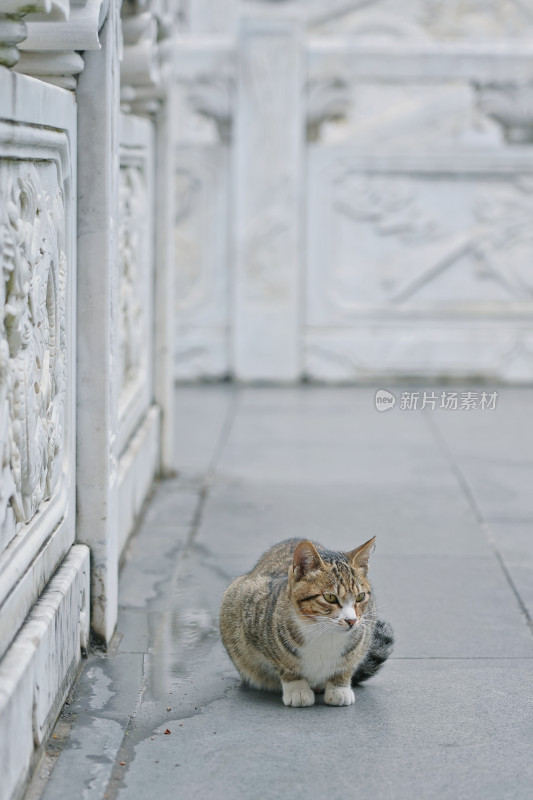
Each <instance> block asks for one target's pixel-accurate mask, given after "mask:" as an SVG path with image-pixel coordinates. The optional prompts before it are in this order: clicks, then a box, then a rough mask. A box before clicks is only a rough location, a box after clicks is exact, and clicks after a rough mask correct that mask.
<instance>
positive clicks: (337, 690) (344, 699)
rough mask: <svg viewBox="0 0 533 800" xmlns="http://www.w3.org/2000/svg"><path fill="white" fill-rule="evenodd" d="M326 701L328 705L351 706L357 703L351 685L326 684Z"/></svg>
mask: <svg viewBox="0 0 533 800" xmlns="http://www.w3.org/2000/svg"><path fill="white" fill-rule="evenodd" d="M324 703H327V705H328V706H351V705H352V703H355V695H354V693H353V691H352V689H350V687H349V686H332V685H331V684H328V685H327V686H326V693H325V694H324Z"/></svg>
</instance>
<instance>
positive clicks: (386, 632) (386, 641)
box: [352, 619, 394, 686]
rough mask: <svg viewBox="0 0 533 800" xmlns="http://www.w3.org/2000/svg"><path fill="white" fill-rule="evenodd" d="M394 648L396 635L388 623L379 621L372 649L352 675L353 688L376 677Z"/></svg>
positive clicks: (371, 645) (373, 637) (371, 644)
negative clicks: (373, 676)
mask: <svg viewBox="0 0 533 800" xmlns="http://www.w3.org/2000/svg"><path fill="white" fill-rule="evenodd" d="M393 646H394V634H393V631H392V627H391V626H390V625H389V623H388V622H385V621H384V620H382V619H378V621H377V622H376V625H375V627H374V631H373V635H372V642H371V643H370V647H369V649H368V651H367V653H366V655H365V657H364V658H363V660H362V661H361V662H360V663H359V664H358V665H357V667H356V670H355V672H354V674H353V675H352V686H356V685H357V684H358V683H363V681H367V680H368V679H369V678H371V677H372V675H375V674H376V672H377V671H378V670H380V669H381V667H382V666H383V663H384V662H385V661H386V660H387V659H388V657H389V656H390V654H391V653H392V648H393Z"/></svg>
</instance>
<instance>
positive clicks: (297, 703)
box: [282, 679, 315, 708]
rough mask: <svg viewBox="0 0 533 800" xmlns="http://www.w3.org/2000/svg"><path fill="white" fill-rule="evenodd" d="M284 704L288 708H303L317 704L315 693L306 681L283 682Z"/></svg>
mask: <svg viewBox="0 0 533 800" xmlns="http://www.w3.org/2000/svg"><path fill="white" fill-rule="evenodd" d="M282 686H283V702H284V704H285V705H286V706H294V707H295V708H303V707H304V706H312V705H314V703H315V693H314V692H313V690H312V689H311V688H310V687H309V684H308V683H307V681H306V680H305V679H303V680H300V681H287V682H286V681H282Z"/></svg>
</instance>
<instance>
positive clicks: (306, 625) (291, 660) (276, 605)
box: [220, 539, 393, 706]
mask: <svg viewBox="0 0 533 800" xmlns="http://www.w3.org/2000/svg"><path fill="white" fill-rule="evenodd" d="M373 549H374V539H370V541H368V542H365V544H363V545H361V546H360V547H357V548H356V549H355V550H352V551H351V552H349V553H341V552H334V551H332V550H326V548H324V547H322V546H321V545H319V544H316V543H313V542H310V541H307V540H306V541H301V540H299V539H288V540H286V541H284V542H281V543H280V544H277V545H275V546H274V547H272V548H271V549H270V550H268V551H267V552H266V553H265V554H264V555H263V556H262V557H261V558H260V559H259V561H258V562H257V564H256V566H255V567H254V568H253V570H252V571H251V572H249V573H248V574H247V575H243V576H242V577H240V578H237V579H236V580H234V581H233V583H232V584H231V585H230V586H229V587H228V589H227V590H226V592H225V593H224V597H223V599H222V606H221V610H220V631H221V634H222V641H223V643H224V646H225V648H226V650H227V651H228V654H229V656H230V658H231V660H232V661H233V663H234V664H235V666H236V667H237V670H238V671H239V673H240V675H241V677H242V679H243V680H244V681H245V682H247V683H248V684H250V686H254V687H256V688H259V689H271V690H278V691H279V690H280V689H281V690H282V696H283V702H284V704H285V705H286V706H312V705H313V703H314V702H315V694H314V693H315V692H322V691H324V701H325V702H326V703H327V704H328V705H331V706H348V705H351V704H352V703H353V702H354V701H355V697H354V693H353V691H352V688H351V687H352V685H355V684H357V683H360V682H361V681H364V680H366V679H367V678H370V677H371V676H372V675H373V674H374V673H375V672H377V670H378V669H379V668H380V666H381V665H382V663H383V662H384V661H385V659H386V658H387V657H388V656H389V654H390V652H391V650H392V645H393V636H392V629H391V627H390V625H388V623H386V622H383V621H380V620H376V610H375V604H374V599H373V597H372V589H371V586H370V583H369V581H368V578H367V571H368V559H369V557H370V554H371V552H372V550H373Z"/></svg>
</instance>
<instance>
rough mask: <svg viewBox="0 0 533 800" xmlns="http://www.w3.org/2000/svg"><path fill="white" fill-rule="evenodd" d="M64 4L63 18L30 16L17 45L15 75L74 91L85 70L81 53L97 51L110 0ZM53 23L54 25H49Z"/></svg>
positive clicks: (74, 1) (77, 0) (63, 1)
mask: <svg viewBox="0 0 533 800" xmlns="http://www.w3.org/2000/svg"><path fill="white" fill-rule="evenodd" d="M61 2H62V3H63V4H64V5H66V7H67V8H66V9H65V10H66V11H67V12H68V13H66V14H65V16H64V17H63V19H61V18H59V17H57V18H56V17H55V16H54V15H53V14H51V15H48V17H47V18H46V20H44V19H40V18H36V17H29V18H28V22H27V36H26V38H25V40H24V41H23V42H21V44H20V46H19V50H20V59H19V61H18V63H17V64H16V66H15V70H16V71H17V72H22V73H24V74H26V75H32V76H33V77H35V78H39V79H41V80H43V81H46V82H47V83H52V84H55V85H56V86H61V87H62V88H63V89H71V90H74V89H75V88H76V83H77V78H78V75H79V74H80V72H82V70H83V67H84V61H83V58H82V56H81V55H80V52H78V51H88V50H98V49H99V48H100V42H99V38H98V32H99V30H100V28H101V27H102V24H103V21H104V19H105V16H106V13H107V9H108V5H109V0H71V3H70V9H69V8H68V5H69V4H68V0H61ZM52 23H53V24H52Z"/></svg>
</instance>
